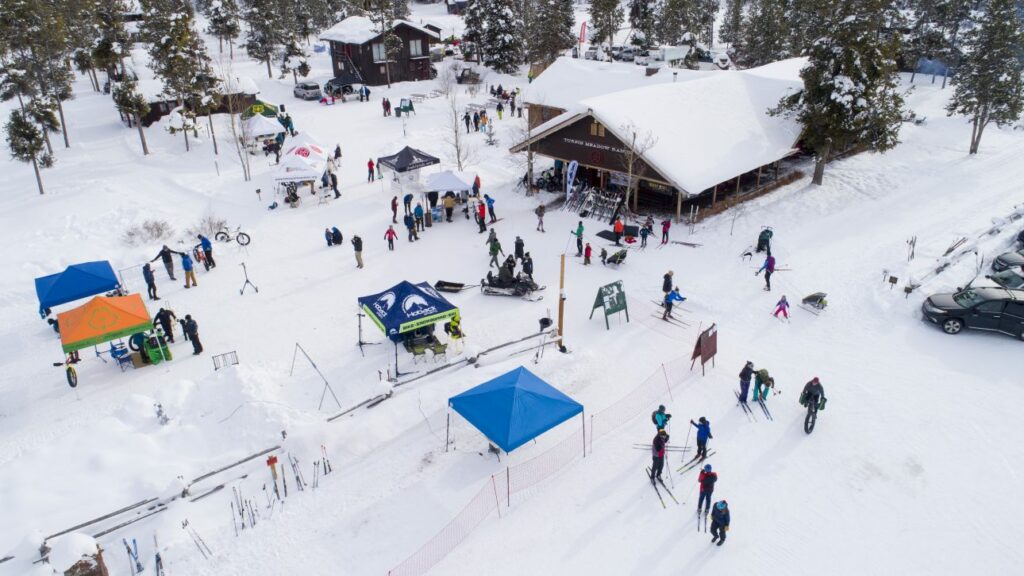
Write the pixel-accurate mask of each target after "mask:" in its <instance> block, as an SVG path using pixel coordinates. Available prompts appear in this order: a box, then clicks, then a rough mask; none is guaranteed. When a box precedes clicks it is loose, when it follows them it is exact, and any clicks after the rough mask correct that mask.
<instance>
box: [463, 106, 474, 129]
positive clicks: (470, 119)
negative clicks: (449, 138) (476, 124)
mask: <svg viewBox="0 0 1024 576" xmlns="http://www.w3.org/2000/svg"><path fill="white" fill-rule="evenodd" d="M462 121H463V122H465V123H466V134H469V125H470V124H471V123H472V122H473V119H472V118H470V117H469V112H468V111H467V112H466V113H465V114H464V115H463V116H462Z"/></svg>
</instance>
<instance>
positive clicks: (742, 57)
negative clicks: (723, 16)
mask: <svg viewBox="0 0 1024 576" xmlns="http://www.w3.org/2000/svg"><path fill="white" fill-rule="evenodd" d="M788 37H789V33H788V30H787V23H786V13H785V10H784V6H783V4H782V3H781V2H780V1H779V0H751V4H750V11H749V12H748V13H747V19H746V21H745V22H744V24H743V30H742V34H741V40H740V42H739V44H737V45H735V46H734V47H733V51H734V55H733V59H734V60H735V62H736V63H737V64H739V65H740V66H743V67H744V68H754V67H756V66H763V65H765V64H768V63H769V62H775V61H777V60H782V59H784V58H786V57H788V56H789V51H788V49H787V44H788V42H787V39H788Z"/></svg>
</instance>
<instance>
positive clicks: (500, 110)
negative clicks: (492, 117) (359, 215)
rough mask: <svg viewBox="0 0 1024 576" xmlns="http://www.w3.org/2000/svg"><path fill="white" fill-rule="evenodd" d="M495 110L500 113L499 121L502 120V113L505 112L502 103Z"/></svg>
mask: <svg viewBox="0 0 1024 576" xmlns="http://www.w3.org/2000/svg"><path fill="white" fill-rule="evenodd" d="M494 109H495V110H497V111H498V120H501V113H502V112H504V111H505V107H504V106H503V105H502V104H501V102H498V105H497V106H495V107H494Z"/></svg>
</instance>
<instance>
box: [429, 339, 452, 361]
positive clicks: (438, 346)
mask: <svg viewBox="0 0 1024 576" xmlns="http://www.w3.org/2000/svg"><path fill="white" fill-rule="evenodd" d="M430 351H431V352H433V353H434V362H438V361H440V360H441V359H442V358H444V359H445V360H448V344H445V343H442V342H434V344H433V345H432V346H431V347H430Z"/></svg>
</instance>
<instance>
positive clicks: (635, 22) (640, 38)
mask: <svg viewBox="0 0 1024 576" xmlns="http://www.w3.org/2000/svg"><path fill="white" fill-rule="evenodd" d="M656 13H657V3H656V2H655V1H654V0H629V25H630V26H631V27H632V28H633V37H632V39H631V41H632V43H633V44H634V45H636V46H640V47H641V48H649V47H651V46H653V45H654V41H655V38H656V37H657V32H656V27H655V14H656Z"/></svg>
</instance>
